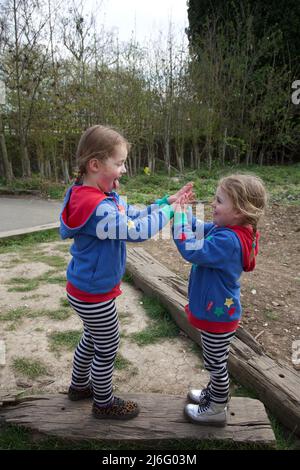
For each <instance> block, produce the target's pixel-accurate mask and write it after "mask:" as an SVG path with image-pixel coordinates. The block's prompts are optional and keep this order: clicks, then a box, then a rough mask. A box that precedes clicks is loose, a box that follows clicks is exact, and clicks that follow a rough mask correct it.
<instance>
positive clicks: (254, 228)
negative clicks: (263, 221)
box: [250, 222, 257, 261]
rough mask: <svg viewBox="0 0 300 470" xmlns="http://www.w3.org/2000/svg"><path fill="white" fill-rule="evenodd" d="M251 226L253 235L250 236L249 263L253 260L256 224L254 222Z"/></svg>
mask: <svg viewBox="0 0 300 470" xmlns="http://www.w3.org/2000/svg"><path fill="white" fill-rule="evenodd" d="M251 225H252V228H253V235H252V248H251V252H250V261H252V260H253V258H255V248H256V232H257V222H254V223H252V224H251Z"/></svg>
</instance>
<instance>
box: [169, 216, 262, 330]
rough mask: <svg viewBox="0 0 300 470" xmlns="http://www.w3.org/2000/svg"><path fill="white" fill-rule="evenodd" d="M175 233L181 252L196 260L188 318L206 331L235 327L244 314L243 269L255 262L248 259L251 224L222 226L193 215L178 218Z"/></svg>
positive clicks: (191, 277)
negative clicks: (199, 219) (203, 220)
mask: <svg viewBox="0 0 300 470" xmlns="http://www.w3.org/2000/svg"><path fill="white" fill-rule="evenodd" d="M176 216H177V214H175V221H176ZM173 235H174V240H175V243H176V246H177V248H178V250H179V252H180V254H181V255H182V256H183V258H184V259H185V260H187V261H189V262H190V263H192V264H193V266H192V268H191V272H190V277H189V288H188V297H189V304H188V305H187V306H186V312H187V314H188V318H189V321H190V322H191V323H192V324H193V325H194V326H196V327H197V328H199V329H200V330H203V331H208V332H213V333H225V332H230V331H235V330H236V329H237V327H238V324H239V321H240V318H241V315H242V307H241V303H240V282H239V279H240V276H241V274H242V272H243V270H247V271H250V270H252V269H253V268H254V266H255V262H254V263H253V262H252V261H249V259H250V252H251V249H252V243H253V230H252V227H250V226H247V227H238V226H233V227H229V226H225V227H220V226H217V225H214V224H212V223H205V224H204V223H203V222H200V221H197V220H196V219H195V218H194V217H193V218H192V221H191V223H188V222H187V220H186V219H184V221H183V224H177V223H176V222H175V225H174V231H173ZM256 241H257V242H258V234H257V236H256ZM257 252H258V244H257V247H256V249H255V253H256V254H257Z"/></svg>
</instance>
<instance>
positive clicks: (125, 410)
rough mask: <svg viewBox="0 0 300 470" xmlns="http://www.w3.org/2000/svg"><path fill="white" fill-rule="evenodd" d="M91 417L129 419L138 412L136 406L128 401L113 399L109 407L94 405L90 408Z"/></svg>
mask: <svg viewBox="0 0 300 470" xmlns="http://www.w3.org/2000/svg"><path fill="white" fill-rule="evenodd" d="M92 412H93V415H94V416H95V418H98V419H124V420H125V419H131V418H134V417H135V416H137V415H138V414H139V412H140V410H139V407H138V404H137V403H135V402H134V401H130V400H122V399H121V398H117V397H114V401H113V404H112V405H111V406H106V407H100V406H97V405H96V404H95V403H94V404H93V408H92Z"/></svg>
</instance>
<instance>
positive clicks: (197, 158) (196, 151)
mask: <svg viewBox="0 0 300 470" xmlns="http://www.w3.org/2000/svg"><path fill="white" fill-rule="evenodd" d="M193 152H194V162H195V168H196V169H197V170H199V169H200V163H201V162H200V151H199V144H198V142H196V141H194V142H193Z"/></svg>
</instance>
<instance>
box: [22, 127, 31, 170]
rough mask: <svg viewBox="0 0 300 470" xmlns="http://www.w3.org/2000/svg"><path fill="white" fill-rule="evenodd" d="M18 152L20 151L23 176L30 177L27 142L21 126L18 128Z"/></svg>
mask: <svg viewBox="0 0 300 470" xmlns="http://www.w3.org/2000/svg"><path fill="white" fill-rule="evenodd" d="M20 153H21V161H22V170H23V177H24V178H30V177H31V165H30V160H29V156H28V147H27V142H26V138H25V136H24V133H23V129H22V128H20Z"/></svg>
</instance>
